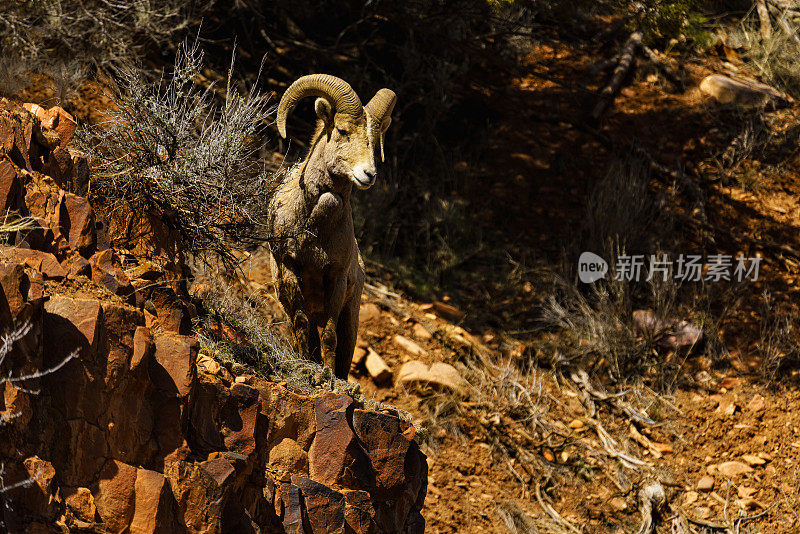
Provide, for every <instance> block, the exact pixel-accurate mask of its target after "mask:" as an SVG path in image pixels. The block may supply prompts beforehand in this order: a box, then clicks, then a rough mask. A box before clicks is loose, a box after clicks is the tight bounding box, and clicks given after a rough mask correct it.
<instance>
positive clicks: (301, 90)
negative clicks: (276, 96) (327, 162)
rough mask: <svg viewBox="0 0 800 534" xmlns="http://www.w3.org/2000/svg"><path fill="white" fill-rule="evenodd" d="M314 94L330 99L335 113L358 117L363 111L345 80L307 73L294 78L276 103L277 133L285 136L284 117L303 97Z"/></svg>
mask: <svg viewBox="0 0 800 534" xmlns="http://www.w3.org/2000/svg"><path fill="white" fill-rule="evenodd" d="M309 96H316V97H322V98H326V99H328V100H329V101H330V103H331V105H332V106H333V108H334V110H335V112H336V113H343V114H345V115H350V116H352V117H356V118H357V117H360V116H361V114H362V113H363V112H364V107H363V106H362V105H361V100H359V98H358V95H357V94H356V92H355V91H353V88H352V87H350V84H348V83H347V82H346V81H344V80H342V79H341V78H337V77H336V76H331V75H330V74H309V75H308V76H303V77H302V78H299V79H298V80H296V81H295V82H294V83H293V84H292V85H290V86H289V88H288V89H287V90H286V92H285V93H284V94H283V98H281V102H280V104H278V119H277V123H278V133H280V134H281V137H286V118H287V117H288V116H289V113H291V112H292V110H293V109H294V107H295V106H296V105H297V103H298V102H299V101H300V100H302V99H303V98H306V97H309Z"/></svg>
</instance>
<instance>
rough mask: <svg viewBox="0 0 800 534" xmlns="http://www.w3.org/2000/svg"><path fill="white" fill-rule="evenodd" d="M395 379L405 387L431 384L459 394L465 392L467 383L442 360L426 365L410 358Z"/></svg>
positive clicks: (455, 370) (454, 369) (453, 368)
mask: <svg viewBox="0 0 800 534" xmlns="http://www.w3.org/2000/svg"><path fill="white" fill-rule="evenodd" d="M397 380H398V382H400V383H401V384H403V385H404V386H406V387H412V388H413V387H418V386H426V385H432V386H435V387H438V388H444V389H447V390H449V391H451V392H453V393H456V394H459V395H464V394H466V392H467V383H466V381H465V380H464V379H463V378H462V377H461V374H460V373H459V372H458V370H457V369H456V368H455V367H453V366H452V365H450V364H447V363H443V362H436V363H434V364H433V365H431V366H430V367H428V366H427V365H425V364H424V363H422V362H420V361H419V360H411V361H410V362H406V363H404V364H403V366H402V367H401V368H400V372H399V373H398V376H397Z"/></svg>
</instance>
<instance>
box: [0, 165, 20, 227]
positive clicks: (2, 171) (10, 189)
mask: <svg viewBox="0 0 800 534" xmlns="http://www.w3.org/2000/svg"><path fill="white" fill-rule="evenodd" d="M22 191H23V188H22V182H21V180H20V177H19V175H18V174H17V169H16V168H15V167H14V165H13V164H12V163H11V162H10V161H8V160H5V159H4V160H0V208H2V213H3V214H6V213H8V212H11V211H20V210H21V208H22V206H23V195H22Z"/></svg>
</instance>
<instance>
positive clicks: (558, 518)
mask: <svg viewBox="0 0 800 534" xmlns="http://www.w3.org/2000/svg"><path fill="white" fill-rule="evenodd" d="M536 500H537V501H538V502H539V506H541V507H542V510H544V512H545V513H546V514H547V515H549V516H550V519H552V520H553V521H555V522H556V523H557V524H558V525H559V526H561V527H563V528H565V529H567V530H569V531H570V532H575V534H581V531H580V530H578V529H577V528H576V527H574V526H573V525H572V523H569V522H568V521H567V520H566V519H564V518H563V517H561V515H560V514H559V513H558V512H556V511H555V510H554V509H553V507H552V506H550V505H549V504H547V503H546V502H545V501H544V499H543V498H542V489H541V484H536Z"/></svg>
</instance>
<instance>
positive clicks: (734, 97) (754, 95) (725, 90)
mask: <svg viewBox="0 0 800 534" xmlns="http://www.w3.org/2000/svg"><path fill="white" fill-rule="evenodd" d="M700 91H701V92H702V93H703V94H704V95H706V96H708V97H711V98H713V99H714V100H716V101H717V102H719V103H720V104H740V105H743V106H761V105H767V104H771V105H774V106H778V107H782V106H786V105H788V104H790V102H791V101H790V99H789V97H787V96H786V95H785V94H783V93H782V92H780V91H778V90H777V89H775V88H774V87H771V86H769V85H766V84H763V83H761V82H759V81H756V80H754V79H752V78H746V77H744V76H737V77H735V78H734V77H730V76H723V75H722V74H712V75H711V76H707V77H706V78H704V79H703V81H702V82H701V83H700Z"/></svg>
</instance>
